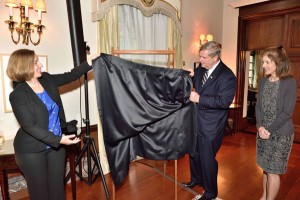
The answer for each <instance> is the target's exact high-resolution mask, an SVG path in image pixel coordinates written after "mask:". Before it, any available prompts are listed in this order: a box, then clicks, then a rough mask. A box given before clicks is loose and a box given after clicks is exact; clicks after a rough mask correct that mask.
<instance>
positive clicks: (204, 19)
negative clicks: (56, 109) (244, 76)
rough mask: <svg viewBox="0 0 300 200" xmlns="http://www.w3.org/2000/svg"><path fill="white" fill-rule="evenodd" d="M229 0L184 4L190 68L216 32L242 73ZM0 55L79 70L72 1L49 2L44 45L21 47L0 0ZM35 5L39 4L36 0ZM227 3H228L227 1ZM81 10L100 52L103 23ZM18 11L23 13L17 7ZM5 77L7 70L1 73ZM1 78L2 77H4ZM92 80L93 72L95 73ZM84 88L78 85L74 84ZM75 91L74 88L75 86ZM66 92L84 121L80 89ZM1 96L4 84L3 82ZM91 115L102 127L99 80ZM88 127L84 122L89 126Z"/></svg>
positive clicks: (69, 112)
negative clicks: (36, 57) (32, 56)
mask: <svg viewBox="0 0 300 200" xmlns="http://www.w3.org/2000/svg"><path fill="white" fill-rule="evenodd" d="M228 1H229V0H214V1H212V0H201V1H200V0H189V1H187V0H183V1H182V28H183V38H182V44H183V45H182V47H183V60H184V61H185V62H186V66H190V67H193V63H194V62H195V61H198V59H199V58H198V48H199V36H200V34H201V33H204V34H208V33H210V34H213V35H214V40H215V41H217V42H220V43H222V46H223V53H222V60H223V61H224V62H225V63H226V64H227V65H228V66H229V67H231V68H232V69H233V71H234V72H235V71H236V66H235V65H236V46H237V45H236V40H237V39H236V35H237V15H238V10H235V9H232V8H231V7H229V6H227V2H228ZM0 2H1V3H0V30H1V32H0V53H11V52H13V51H14V50H16V49H19V48H29V49H33V50H35V52H36V53H37V54H41V55H48V71H49V72H50V73H60V72H64V71H67V70H70V69H72V68H73V57H72V48H71V41H70V33H69V23H68V16H67V7H66V1H64V0H51V1H46V6H47V13H46V14H44V15H43V23H44V24H45V25H46V29H45V30H44V33H43V35H42V41H41V44H39V45H38V46H33V45H31V44H30V45H28V46H26V45H22V44H18V45H15V44H14V43H12V41H11V39H10V33H9V30H8V27H7V24H5V23H4V21H5V20H7V19H8V8H7V7H5V6H4V2H5V1H4V0H0ZM34 2H35V1H34ZM223 2H224V3H223ZM81 7H82V9H81V12H82V21H83V29H84V39H85V41H87V42H88V45H89V46H90V47H91V51H92V52H96V51H97V49H96V48H97V39H96V38H97V25H96V23H92V22H91V14H90V13H91V1H87V0H81ZM14 12H15V13H18V11H17V10H16V9H15V10H14ZM35 15H36V14H34V12H33V10H31V11H30V19H32V20H35V18H36V16H35ZM0 73H1V70H0ZM0 77H1V76H0ZM89 77H92V74H89ZM74 85H78V83H76V84H74ZM72 88H74V87H72ZM64 91H69V92H67V93H64V94H62V100H63V104H64V107H65V113H66V117H67V120H72V119H77V120H78V121H80V114H79V113H80V109H79V108H80V101H79V97H80V92H79V89H75V90H73V89H72V90H71V91H70V89H65V90H64ZM0 94H3V93H2V81H0ZM81 96H82V105H81V107H82V111H83V118H85V108H84V88H83V87H82V95H81ZM3 110H4V108H3V98H2V96H1V98H0V129H1V130H3V131H4V133H5V136H6V138H7V139H12V138H13V137H14V135H15V133H16V131H17V129H18V123H17V122H16V120H15V117H14V115H13V113H4V111H3ZM89 111H90V124H91V125H93V124H97V122H98V117H97V115H98V113H97V105H96V97H95V88H94V81H93V80H91V81H89ZM83 126H84V124H83Z"/></svg>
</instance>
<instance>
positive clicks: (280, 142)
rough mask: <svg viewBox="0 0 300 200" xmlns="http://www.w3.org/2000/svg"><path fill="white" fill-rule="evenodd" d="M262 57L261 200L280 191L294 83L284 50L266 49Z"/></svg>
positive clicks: (288, 146) (289, 135) (259, 103)
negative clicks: (263, 73) (263, 75)
mask: <svg viewBox="0 0 300 200" xmlns="http://www.w3.org/2000/svg"><path fill="white" fill-rule="evenodd" d="M261 56H262V67H263V69H264V72H265V75H266V77H264V78H262V79H261V80H260V82H259V89H258V101H257V104H256V127H257V130H258V133H257V144H256V145H257V146H256V156H257V158H256V159H257V164H258V165H259V166H260V167H261V168H262V170H263V195H262V197H261V198H260V200H271V199H275V198H276V196H277V193H278V191H279V188H280V174H285V173H286V170H287V163H288V160H289V155H290V152H291V148H292V144H293V138H294V125H293V121H292V115H293V110H294V107H295V103H296V99H297V83H296V80H295V79H294V78H293V77H292V75H291V65H290V61H289V59H288V57H287V55H286V53H285V51H284V49H282V48H268V49H265V50H264V51H263V52H262V54H261Z"/></svg>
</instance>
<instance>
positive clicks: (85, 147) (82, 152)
mask: <svg viewBox="0 0 300 200" xmlns="http://www.w3.org/2000/svg"><path fill="white" fill-rule="evenodd" d="M88 147H89V144H88V143H85V144H84V146H83V148H82V150H81V152H80V154H79V155H78V157H77V158H76V160H75V168H76V166H77V165H78V164H79V162H80V161H81V159H82V157H83V155H84V153H85V152H86V151H87V149H88ZM79 168H80V167H79ZM76 174H77V175H78V177H79V178H80V180H82V181H85V182H86V180H85V179H84V178H83V177H82V173H80V176H79V173H76Z"/></svg>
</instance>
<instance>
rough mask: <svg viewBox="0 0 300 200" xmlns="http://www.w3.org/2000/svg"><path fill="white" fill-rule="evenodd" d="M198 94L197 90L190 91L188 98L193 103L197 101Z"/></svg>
mask: <svg viewBox="0 0 300 200" xmlns="http://www.w3.org/2000/svg"><path fill="white" fill-rule="evenodd" d="M199 99H200V95H199V94H198V93H197V92H194V91H192V92H191V94H190V100H191V101H192V102H194V103H199Z"/></svg>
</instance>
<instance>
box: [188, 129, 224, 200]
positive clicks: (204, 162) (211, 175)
mask: <svg viewBox="0 0 300 200" xmlns="http://www.w3.org/2000/svg"><path fill="white" fill-rule="evenodd" d="M223 136H224V133H221V134H219V135H217V136H216V137H214V138H213V139H210V138H206V137H203V136H201V135H199V134H198V135H197V144H196V151H195V154H194V156H193V157H190V169H191V181H193V182H195V183H197V184H199V185H201V186H203V189H204V190H205V193H204V194H205V196H207V197H209V198H215V197H217V195H218V183H217V177H218V161H217V160H216V154H217V152H218V151H219V149H220V147H221V144H222V139H223Z"/></svg>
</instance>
